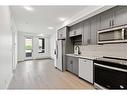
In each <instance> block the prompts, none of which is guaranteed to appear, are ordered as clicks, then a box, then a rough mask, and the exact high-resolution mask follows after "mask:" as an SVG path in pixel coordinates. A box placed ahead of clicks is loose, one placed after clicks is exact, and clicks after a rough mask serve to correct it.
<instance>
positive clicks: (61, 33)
mask: <svg viewBox="0 0 127 95" xmlns="http://www.w3.org/2000/svg"><path fill="white" fill-rule="evenodd" d="M66 33H67V27H63V28H61V29H59V30H58V32H57V36H58V37H57V38H58V39H66Z"/></svg>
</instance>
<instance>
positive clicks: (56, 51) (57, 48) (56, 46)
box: [56, 45, 58, 59]
mask: <svg viewBox="0 0 127 95" xmlns="http://www.w3.org/2000/svg"><path fill="white" fill-rule="evenodd" d="M56 58H57V59H58V45H56Z"/></svg>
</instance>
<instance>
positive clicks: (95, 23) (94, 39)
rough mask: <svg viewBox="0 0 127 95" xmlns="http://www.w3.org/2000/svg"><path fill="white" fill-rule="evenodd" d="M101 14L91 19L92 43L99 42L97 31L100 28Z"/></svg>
mask: <svg viewBox="0 0 127 95" xmlns="http://www.w3.org/2000/svg"><path fill="white" fill-rule="evenodd" d="M99 21H100V19H99V16H95V17H93V18H91V19H90V44H92V45H96V44H97V31H98V30H99Z"/></svg>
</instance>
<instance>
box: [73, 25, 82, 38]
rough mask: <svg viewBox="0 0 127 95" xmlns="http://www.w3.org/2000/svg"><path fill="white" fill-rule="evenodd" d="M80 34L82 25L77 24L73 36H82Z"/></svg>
mask: <svg viewBox="0 0 127 95" xmlns="http://www.w3.org/2000/svg"><path fill="white" fill-rule="evenodd" d="M82 32H83V23H78V24H77V25H76V26H75V33H74V34H75V36H77V35H82Z"/></svg>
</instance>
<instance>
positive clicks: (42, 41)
mask: <svg viewBox="0 0 127 95" xmlns="http://www.w3.org/2000/svg"><path fill="white" fill-rule="evenodd" d="M38 40H39V51H38V52H39V53H45V39H44V38H39V39H38Z"/></svg>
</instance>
